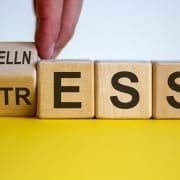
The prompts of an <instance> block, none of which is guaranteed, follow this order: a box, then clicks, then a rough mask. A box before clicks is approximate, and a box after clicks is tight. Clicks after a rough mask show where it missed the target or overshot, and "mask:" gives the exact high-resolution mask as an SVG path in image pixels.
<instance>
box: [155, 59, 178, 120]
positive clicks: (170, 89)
mask: <svg viewBox="0 0 180 180" xmlns="http://www.w3.org/2000/svg"><path fill="white" fill-rule="evenodd" d="M153 117H154V118H156V119H171V118H172V119H179V118H180V63H178V62H173V63H172V62H169V63H168V62H159V63H155V64H153Z"/></svg>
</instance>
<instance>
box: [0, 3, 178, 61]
mask: <svg viewBox="0 0 180 180" xmlns="http://www.w3.org/2000/svg"><path fill="white" fill-rule="evenodd" d="M0 4H1V5H0V41H33V40H34V31H35V16H34V12H33V6H32V4H33V3H32V0H0ZM58 58H63V59H64V58H73V59H77V58H81V59H82V58H86V59H87V58H88V59H107V60H111V59H122V60H124V59H130V60H133V59H134V60H180V0H84V6H83V11H82V13H81V18H80V20H79V23H78V27H77V29H76V33H75V36H74V37H73V39H72V40H71V42H70V43H69V44H68V45H67V46H66V48H65V49H64V51H63V52H62V53H61V55H59V57H58Z"/></svg>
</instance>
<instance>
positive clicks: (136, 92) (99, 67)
mask: <svg viewBox="0 0 180 180" xmlns="http://www.w3.org/2000/svg"><path fill="white" fill-rule="evenodd" d="M151 84H152V66H151V63H143V62H139V63H138V62H136V63H135V62H117V61H115V62H113V61H112V62H106V61H104V62H101V61H99V62H97V63H96V64H95V95H96V100H95V104H96V108H95V112H96V113H95V114H96V117H97V118H107V119H135V118H141V119H144V118H150V117H151V116H152V85H151Z"/></svg>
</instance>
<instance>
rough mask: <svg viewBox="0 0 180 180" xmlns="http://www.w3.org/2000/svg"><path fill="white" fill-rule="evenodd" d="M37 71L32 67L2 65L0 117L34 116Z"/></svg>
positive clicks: (0, 69) (0, 71)
mask: <svg viewBox="0 0 180 180" xmlns="http://www.w3.org/2000/svg"><path fill="white" fill-rule="evenodd" d="M35 112H36V70H35V68H34V67H33V66H30V65H23V66H20V65H11V66H9V65H2V64H1V65H0V116H19V117H20V116H34V115H35Z"/></svg>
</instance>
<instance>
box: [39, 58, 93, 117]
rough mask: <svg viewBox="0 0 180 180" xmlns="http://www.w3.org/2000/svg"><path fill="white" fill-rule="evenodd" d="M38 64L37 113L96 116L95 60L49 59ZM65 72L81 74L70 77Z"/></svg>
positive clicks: (54, 115)
mask: <svg viewBox="0 0 180 180" xmlns="http://www.w3.org/2000/svg"><path fill="white" fill-rule="evenodd" d="M37 67H38V105H37V116H38V117H39V118H92V117H93V116H94V63H93V62H91V61H63V60H61V61H60V60H47V61H41V62H39V63H38V66H37ZM55 74H56V75H57V77H56V75H55ZM63 74H66V75H68V74H71V75H72V76H74V75H75V76H76V75H77V74H78V75H79V76H76V77H70V76H69V77H67V76H63ZM61 75H62V76H61ZM73 89H74V91H75V92H73ZM55 91H56V92H55ZM62 91H64V92H62ZM68 91H69V92H68ZM63 103H65V104H69V103H70V104H72V103H75V104H78V105H79V104H81V107H76V108H75V107H70V106H68V107H64V106H63ZM61 105H62V106H61Z"/></svg>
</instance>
